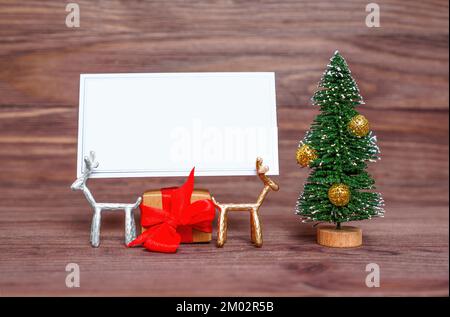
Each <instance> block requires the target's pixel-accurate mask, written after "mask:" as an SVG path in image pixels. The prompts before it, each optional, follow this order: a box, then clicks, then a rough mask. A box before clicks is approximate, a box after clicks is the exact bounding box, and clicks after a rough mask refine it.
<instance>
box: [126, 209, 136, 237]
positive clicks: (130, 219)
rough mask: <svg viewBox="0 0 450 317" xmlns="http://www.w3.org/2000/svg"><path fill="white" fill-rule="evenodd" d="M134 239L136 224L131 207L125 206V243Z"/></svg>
mask: <svg viewBox="0 0 450 317" xmlns="http://www.w3.org/2000/svg"><path fill="white" fill-rule="evenodd" d="M134 239H136V224H135V222H134V213H133V209H131V208H125V244H126V245H128V244H129V243H130V242H131V241H133V240H134Z"/></svg>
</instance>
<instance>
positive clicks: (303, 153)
mask: <svg viewBox="0 0 450 317" xmlns="http://www.w3.org/2000/svg"><path fill="white" fill-rule="evenodd" d="M295 157H296V159H297V163H298V164H299V165H300V166H302V167H307V166H309V164H310V163H311V162H312V161H314V160H315V159H317V152H316V150H314V149H313V148H312V147H310V146H309V145H307V144H303V145H302V146H301V147H299V148H298V149H297V153H296V155H295Z"/></svg>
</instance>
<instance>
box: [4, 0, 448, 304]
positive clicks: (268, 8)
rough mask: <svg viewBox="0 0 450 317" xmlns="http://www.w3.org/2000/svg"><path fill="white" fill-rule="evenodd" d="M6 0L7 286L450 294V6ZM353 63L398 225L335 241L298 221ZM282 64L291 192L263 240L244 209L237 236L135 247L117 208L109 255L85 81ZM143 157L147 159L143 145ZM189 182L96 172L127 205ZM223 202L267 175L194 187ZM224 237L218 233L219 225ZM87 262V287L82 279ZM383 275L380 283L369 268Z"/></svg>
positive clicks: (280, 91) (383, 187)
mask: <svg viewBox="0 0 450 317" xmlns="http://www.w3.org/2000/svg"><path fill="white" fill-rule="evenodd" d="M77 3H78V4H79V6H80V10H81V27H80V28H67V27H66V26H65V18H66V14H67V12H66V11H65V4H66V1H45V0H40V1H34V2H31V1H29V2H15V1H14V2H13V1H4V0H0V295H3V296H8V295H63V296H66V295H67V296H70V295H187V296H189V295H249V296H259V295H289V296H304V295H321V296H329V295H350V296H362V295H369V296H371V295H401V296H404V295H406V296H409V295H418V296H429V295H447V296H448V293H449V284H448V277H449V266H448V242H449V227H448V225H449V218H448V216H449V201H448V193H449V187H448V176H449V175H448V167H449V165H448V164H449V161H448V159H449V136H448V132H449V131H448V130H449V129H448V128H449V121H448V118H449V117H448V110H449V95H448V93H449V90H448V85H449V82H448V67H449V60H448V43H449V42H448V39H449V38H448V27H449V16H448V1H445V0H432V1H419V0H414V1H400V0H379V1H377V3H378V4H379V5H380V10H381V27H379V28H368V27H366V25H365V17H366V14H367V13H366V12H365V5H366V3H367V1H358V0H344V1H339V2H334V1H329V0H328V1H316V0H314V1H312V0H311V1H293V0H291V1H231V0H228V1H219V0H217V1H197V0H195V1H194V0H193V1H181V0H175V1H162V0H159V1H148V2H146V1H130V0H128V1H87V0H86V1H77ZM336 49H339V51H340V52H341V53H342V54H343V56H344V57H345V58H346V59H347V61H348V63H349V65H350V68H351V70H352V72H353V75H354V77H355V79H356V80H357V82H358V84H359V86H360V89H361V93H362V95H363V96H364V98H365V101H366V105H364V106H362V107H361V108H360V112H361V113H362V114H364V115H365V116H366V117H368V118H369V120H370V122H371V126H372V128H373V130H374V131H375V133H376V134H377V136H378V139H379V145H380V147H381V150H382V160H381V161H380V162H378V163H375V164H371V166H370V172H371V173H372V174H373V175H374V177H375V179H376V181H377V186H378V189H379V191H380V192H382V194H383V195H384V198H385V200H386V205H387V206H386V217H385V218H382V219H376V220H371V221H363V222H359V223H353V224H354V225H357V226H360V227H361V228H362V229H363V234H364V245H363V246H362V247H360V248H356V249H329V248H324V247H320V246H318V245H317V244H316V243H315V228H312V227H311V225H308V224H302V223H300V220H299V218H298V217H297V216H295V215H294V206H295V202H296V199H297V197H298V195H299V193H300V191H301V190H302V185H303V182H304V180H305V178H306V177H307V175H308V170H306V169H300V168H299V167H298V166H297V165H296V163H295V159H294V156H295V150H296V147H297V143H298V141H299V140H300V139H301V138H302V137H303V135H304V133H305V131H306V129H307V128H308V127H309V126H310V124H311V122H312V120H313V118H314V116H315V115H316V114H317V109H315V108H313V107H312V106H311V105H310V101H309V100H310V97H311V96H312V94H313V92H314V89H315V88H316V84H317V82H318V81H319V79H320V77H321V75H322V73H323V71H324V69H325V67H326V64H327V63H328V60H329V58H330V57H331V55H332V54H333V52H334V50H336ZM193 71H200V72H204V71H274V72H276V78H277V87H276V88H277V104H278V123H279V155H280V176H279V177H277V178H276V179H277V181H278V182H279V184H280V187H281V190H280V191H279V192H277V193H270V194H269V196H268V198H267V200H266V202H265V204H264V205H263V207H262V209H261V217H262V221H263V227H264V246H263V247H262V248H261V249H255V248H254V247H252V246H251V245H250V243H249V222H248V215H246V214H233V215H231V216H230V217H229V240H228V242H227V244H226V245H225V247H224V248H223V249H217V248H216V247H215V245H214V243H210V244H201V245H182V246H181V247H180V249H179V251H178V252H177V253H176V254H157V253H150V252H146V251H144V250H142V249H127V248H125V247H124V245H123V244H122V239H123V215H122V214H119V213H108V214H107V213H105V214H104V217H103V223H102V226H103V227H102V237H101V243H102V244H101V247H100V248H97V249H94V248H91V247H90V245H89V226H90V220H91V210H90V207H89V205H88V204H87V202H86V201H85V199H84V197H82V195H81V193H79V192H76V193H74V192H71V191H70V190H69V186H70V184H71V183H72V181H73V180H74V178H75V169H76V150H77V112H78V88H79V74H80V73H101V72H105V73H111V72H193ZM134 155H139V152H138V151H136V153H135V154H134ZM182 181H183V179H182V178H164V179H163V178H161V179H154V178H152V179H149V178H144V179H143V178H139V179H119V180H117V179H115V180H95V181H93V182H92V183H91V184H92V186H91V187H92V190H93V192H94V193H95V196H96V198H97V199H98V200H99V201H100V200H104V201H107V200H108V201H117V202H119V201H129V200H133V199H134V197H136V195H138V194H140V193H142V192H143V191H144V190H145V189H148V188H159V187H163V186H171V185H178V184H181V182H182ZM196 182H197V184H198V186H199V187H203V188H208V189H210V191H211V192H212V193H213V194H214V195H215V196H216V197H217V198H218V200H221V201H224V202H226V201H235V202H247V201H248V202H251V201H253V200H254V199H255V197H256V195H257V193H258V191H259V190H260V187H261V184H260V182H259V181H258V180H257V178H256V177H204V178H197V180H196ZM214 235H215V233H214ZM68 263H77V264H78V265H79V267H80V270H81V281H80V282H81V284H80V288H67V287H66V285H65V278H66V274H67V273H66V272H65V267H66V265H67V264H68ZM369 263H376V264H378V265H379V267H380V270H381V272H380V282H381V284H380V287H379V288H368V287H366V285H365V278H366V275H367V274H368V273H367V272H366V271H365V268H366V265H367V264H369Z"/></svg>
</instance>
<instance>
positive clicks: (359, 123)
mask: <svg viewBox="0 0 450 317" xmlns="http://www.w3.org/2000/svg"><path fill="white" fill-rule="evenodd" d="M348 129H349V130H350V132H351V133H352V134H354V135H355V136H357V137H359V138H361V137H363V136H366V135H367V134H368V133H369V131H370V126H369V120H367V119H366V117H364V116H363V115H361V114H358V115H356V116H354V117H353V118H352V119H351V120H350V122H349V123H348Z"/></svg>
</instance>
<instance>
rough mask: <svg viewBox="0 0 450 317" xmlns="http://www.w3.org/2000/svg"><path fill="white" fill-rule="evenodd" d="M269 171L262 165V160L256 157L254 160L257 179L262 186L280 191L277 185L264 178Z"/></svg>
mask: <svg viewBox="0 0 450 317" xmlns="http://www.w3.org/2000/svg"><path fill="white" fill-rule="evenodd" d="M268 171H269V167H268V166H264V165H263V159H262V158H260V157H258V158H257V159H256V172H257V173H258V176H259V178H260V179H261V181H262V182H263V183H264V185H266V186H269V187H270V188H271V189H272V190H274V191H277V190H278V189H280V187H279V186H278V184H277V183H275V182H274V181H273V180H271V179H270V178H269V177H267V176H266V173H267V172H268Z"/></svg>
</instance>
